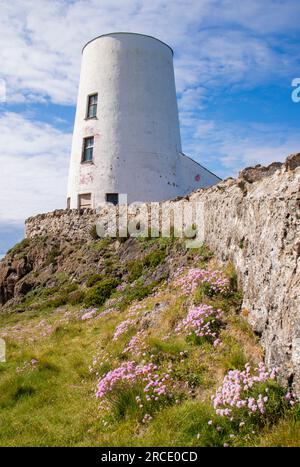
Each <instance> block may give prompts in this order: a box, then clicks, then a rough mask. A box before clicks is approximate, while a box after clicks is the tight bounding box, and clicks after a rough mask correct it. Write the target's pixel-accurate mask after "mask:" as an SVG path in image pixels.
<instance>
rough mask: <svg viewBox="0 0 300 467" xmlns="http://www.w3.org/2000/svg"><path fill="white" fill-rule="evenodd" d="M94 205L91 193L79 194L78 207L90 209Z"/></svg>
mask: <svg viewBox="0 0 300 467" xmlns="http://www.w3.org/2000/svg"><path fill="white" fill-rule="evenodd" d="M91 207H92V195H91V193H84V194H81V195H78V209H88V208H91Z"/></svg>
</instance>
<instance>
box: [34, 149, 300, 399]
mask: <svg viewBox="0 0 300 467" xmlns="http://www.w3.org/2000/svg"><path fill="white" fill-rule="evenodd" d="M299 189H300V154H294V155H292V156H289V157H288V158H287V160H286V161H285V162H284V163H283V164H281V163H273V164H271V165H270V166H268V167H261V166H256V167H254V168H248V169H245V170H243V171H242V172H241V173H240V174H239V176H238V178H237V179H231V178H229V179H227V180H225V181H222V182H220V183H219V184H218V185H215V186H213V187H211V188H208V189H205V190H198V191H196V192H194V193H192V194H191V195H189V196H186V197H184V198H178V199H176V200H172V201H168V202H167V203H168V204H169V205H172V206H174V207H175V210H176V208H177V206H179V204H178V203H182V202H183V203H191V202H192V201H196V202H201V203H202V205H203V206H204V220H205V222H204V226H203V227H201V233H202V235H203V238H204V241H205V242H206V243H207V244H208V245H209V247H210V248H211V249H212V250H213V251H214V253H215V254H216V257H217V258H218V259H219V260H220V261H222V262H223V261H224V262H225V261H228V260H231V261H233V263H234V265H235V268H236V270H237V273H238V278H239V283H240V286H241V287H242V288H243V294H244V299H243V305H242V306H243V314H244V315H245V316H247V319H248V320H249V323H250V324H251V326H252V328H253V329H254V331H255V332H256V333H257V334H258V335H259V336H260V337H261V342H262V345H263V347H264V349H265V359H266V363H267V364H268V365H269V366H273V365H276V366H278V367H279V369H280V375H281V378H282V379H283V380H284V381H285V382H288V384H289V385H291V386H293V388H294V389H295V390H296V392H297V393H298V394H299V395H300V273H299V270H300V191H299ZM96 222H97V213H96V212H95V211H93V210H86V211H81V212H79V211H78V210H71V211H66V210H60V211H54V212H53V213H48V214H41V215H38V216H36V217H33V218H30V219H28V220H27V221H26V236H27V237H28V238H32V237H34V236H36V235H57V236H64V237H66V238H70V239H72V240H88V239H89V238H90V232H91V229H92V228H93V226H94V225H95V224H96Z"/></svg>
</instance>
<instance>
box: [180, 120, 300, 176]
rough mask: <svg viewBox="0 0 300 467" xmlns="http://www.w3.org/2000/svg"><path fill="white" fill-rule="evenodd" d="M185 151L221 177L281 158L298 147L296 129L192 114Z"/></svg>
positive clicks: (299, 149)
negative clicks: (213, 118) (206, 118)
mask: <svg viewBox="0 0 300 467" xmlns="http://www.w3.org/2000/svg"><path fill="white" fill-rule="evenodd" d="M187 133H188V134H187V136H186V140H185V143H186V144H184V147H185V150H186V152H187V153H188V154H189V155H191V156H192V157H194V158H195V160H198V162H200V163H202V164H203V165H205V166H206V167H208V168H210V169H211V170H215V171H216V172H217V175H219V176H221V177H224V178H225V177H228V176H234V175H236V174H237V173H238V171H239V170H241V169H243V168H244V167H246V166H253V165H256V164H262V165H268V164H270V163H272V162H274V161H283V160H284V159H285V158H286V157H287V156H288V155H289V154H292V153H296V152H299V151H300V142H299V136H298V130H297V129H293V128H287V127H284V128H283V127H281V126H279V125H278V126H277V125H275V124H264V125H262V124H259V123H255V122H253V123H249V124H247V125H246V126H244V127H243V126H242V125H237V124H234V123H228V122H224V121H221V122H217V121H213V120H201V119H197V118H191V119H190V120H189V122H188V129H187Z"/></svg>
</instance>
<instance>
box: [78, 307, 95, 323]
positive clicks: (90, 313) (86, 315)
mask: <svg viewBox="0 0 300 467" xmlns="http://www.w3.org/2000/svg"><path fill="white" fill-rule="evenodd" d="M97 311H98V310H97V308H88V309H86V310H84V314H83V315H82V316H81V320H82V321H86V320H87V319H92V318H94V317H95V315H96V313H97Z"/></svg>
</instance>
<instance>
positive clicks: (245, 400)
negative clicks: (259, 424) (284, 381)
mask: <svg viewBox="0 0 300 467" xmlns="http://www.w3.org/2000/svg"><path fill="white" fill-rule="evenodd" d="M275 378H276V370H275V369H273V370H271V371H268V370H267V369H266V367H265V365H264V364H263V363H260V364H259V365H258V367H257V368H254V369H251V365H250V364H249V363H247V364H246V365H245V369H244V370H242V371H241V370H231V371H229V372H228V373H227V375H226V376H225V377H224V380H223V383H222V386H220V387H219V388H218V390H217V391H216V394H215V395H214V396H212V400H213V405H214V409H215V411H216V414H217V415H220V416H226V417H232V413H233V410H234V409H246V411H247V412H248V415H252V414H254V413H260V414H264V413H265V410H266V408H265V407H266V403H267V402H268V390H267V389H268V388H266V390H265V392H264V393H263V394H262V393H259V394H258V395H256V396H255V397H254V396H253V389H255V386H257V384H258V383H264V382H267V381H269V380H275Z"/></svg>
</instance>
